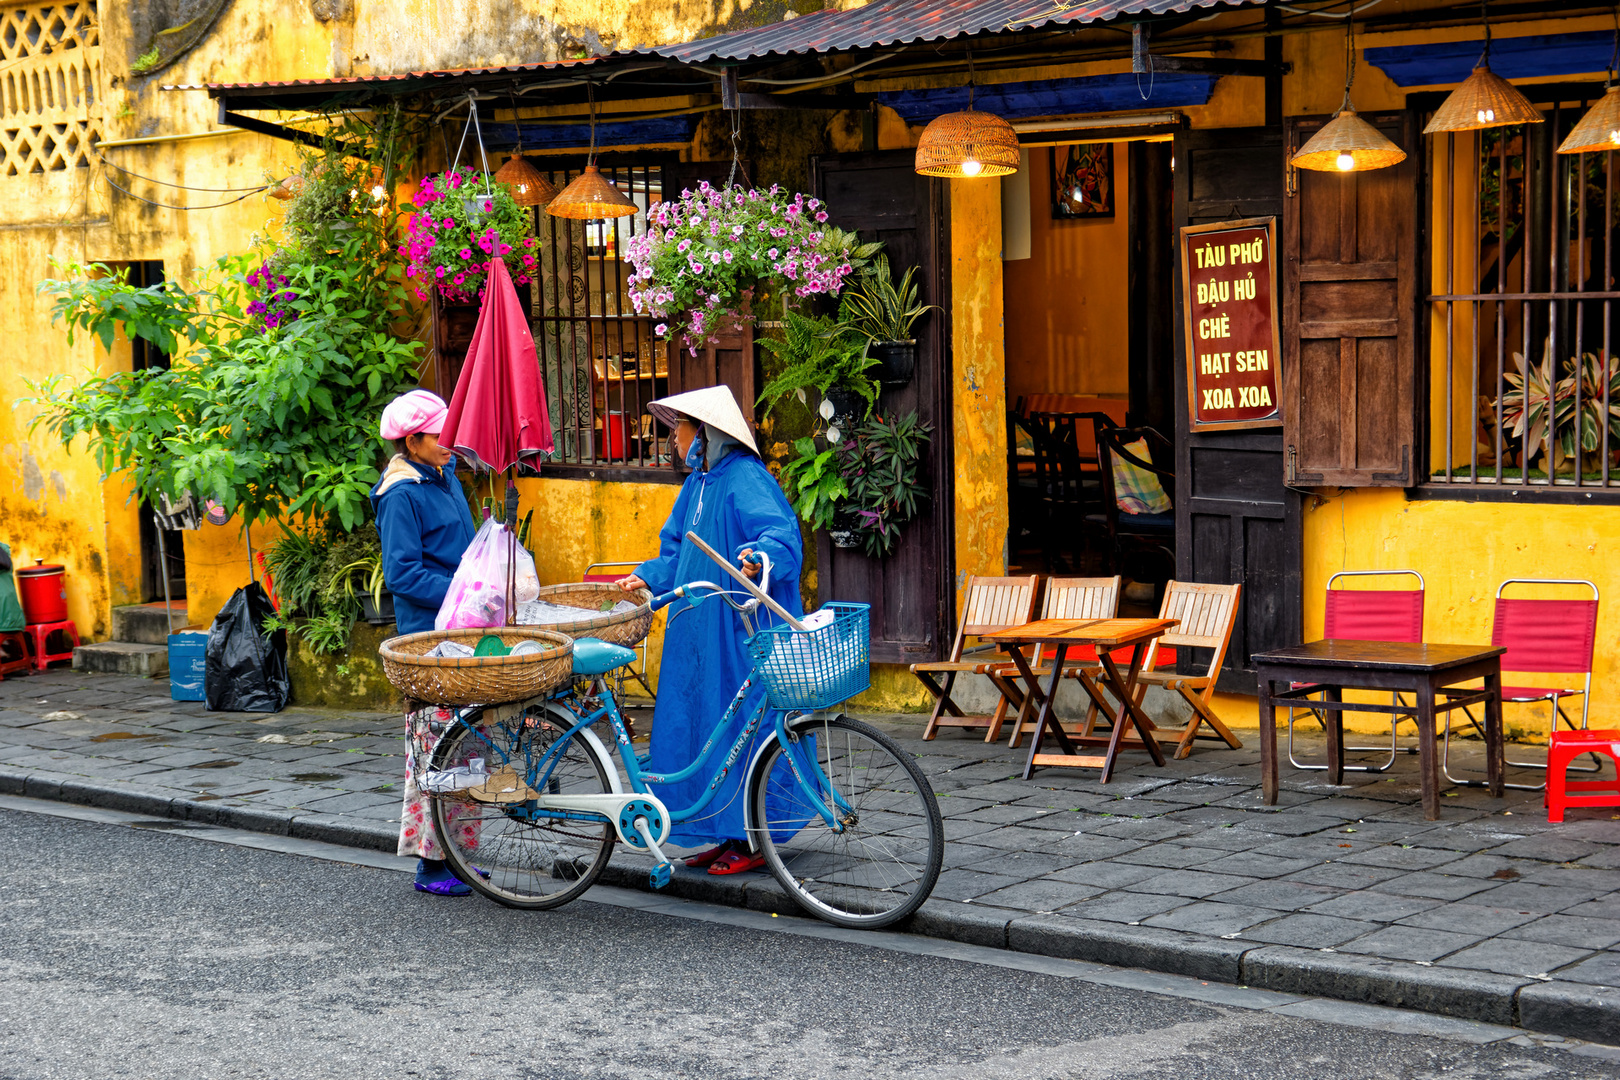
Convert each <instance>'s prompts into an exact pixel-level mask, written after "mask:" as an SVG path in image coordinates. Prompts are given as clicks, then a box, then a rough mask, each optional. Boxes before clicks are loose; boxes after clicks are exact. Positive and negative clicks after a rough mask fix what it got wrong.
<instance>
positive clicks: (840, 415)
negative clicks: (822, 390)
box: [827, 386, 866, 431]
mask: <svg viewBox="0 0 1620 1080" xmlns="http://www.w3.org/2000/svg"><path fill="white" fill-rule="evenodd" d="M827 400H828V401H830V402H832V407H833V414H832V419H831V420H830V421H828V422H829V423H830V424H831V425H832V426H833V427H835V428H838V429H839V430H840V431H849V430H850V429H851V428H853V427H854V426H855V425H856V424H858V423H860V422H861V414H862V412H864V411H865V410H864V409H863V406H864V405H865V404H866V399H864V398H863V397H861V395H859V394H857V393H856V392H855V391H853V390H845V389H844V388H843V387H840V386H835V387H833V388H832V389H830V390H828V391H827Z"/></svg>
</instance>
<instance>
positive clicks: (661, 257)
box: [626, 182, 854, 355]
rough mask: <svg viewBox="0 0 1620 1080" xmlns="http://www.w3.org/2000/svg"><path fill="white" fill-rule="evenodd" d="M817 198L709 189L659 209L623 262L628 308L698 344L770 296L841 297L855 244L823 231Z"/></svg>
mask: <svg viewBox="0 0 1620 1080" xmlns="http://www.w3.org/2000/svg"><path fill="white" fill-rule="evenodd" d="M826 221H827V208H826V205H825V204H823V203H822V202H821V201H820V200H819V199H812V198H810V197H809V196H807V195H803V194H796V195H789V194H787V193H786V192H785V191H783V190H782V189H781V188H780V187H778V186H776V185H774V184H773V185H771V187H770V188H769V189H768V190H761V189H759V188H753V189H749V190H745V189H743V188H740V187H729V188H724V189H722V188H717V187H712V186H711V185H710V184H708V183H707V182H704V183H701V184H699V185H698V187H697V190H695V191H693V190H686V191H683V192H681V195H680V198H678V199H675V200H672V201H665V202H659V203H654V204H653V206H652V208H651V209H650V210H648V212H647V222H648V228H647V231H646V232H645V233H643V234H642V235H640V236H637V237H636V238H634V239H633V240H631V241H630V243H629V245H628V247H627V248H626V256H627V258H628V259H629V260H630V264H631V266H633V267H634V268H635V272H634V273H633V274H631V276H630V303H631V305H632V306H633V307H634V308H635V310H636V311H637V313H639V314H645V315H651V316H653V317H654V318H657V319H661V320H663V321H662V322H660V323H659V324H658V325H657V326H656V327H655V330H656V332H657V333H658V336H659V337H662V338H665V339H671V338H674V337H675V336H677V335H679V336H680V337H682V338H684V339H685V341H686V345H687V347H688V348H689V349H690V350H691V351H692V352H693V354H694V355H695V354H696V352H697V348H698V346H699V345H702V344H704V343H706V342H709V341H713V340H714V338H715V336H716V335H717V334H718V332H719V331H720V330H722V329H724V328H725V327H727V326H730V325H735V324H736V323H737V322H738V321H739V319H740V318H741V317H742V312H743V311H744V309H745V307H746V305H748V304H749V303H750V301H752V300H753V299H754V298H755V297H756V296H758V295H759V293H760V292H762V291H765V290H767V289H771V290H775V291H780V292H786V291H788V290H791V291H792V292H793V293H794V295H797V296H801V297H808V296H817V295H823V294H825V295H829V296H836V295H838V291H839V289H841V288H842V287H843V283H844V279H845V278H846V277H848V276H849V274H850V273H851V272H852V271H853V269H854V268H853V266H852V265H851V257H852V256H853V255H854V251H853V250H852V247H851V244H852V241H853V237H852V236H850V235H849V234H846V233H840V232H838V231H837V230H835V229H831V228H830V227H828V226H827V224H826Z"/></svg>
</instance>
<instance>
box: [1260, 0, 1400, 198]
mask: <svg viewBox="0 0 1620 1080" xmlns="http://www.w3.org/2000/svg"><path fill="white" fill-rule="evenodd" d="M1350 10H1351V17H1350V18H1349V19H1346V20H1345V26H1344V104H1342V105H1340V106H1339V111H1338V112H1336V113H1334V114H1333V119H1332V120H1329V121H1328V122H1327V123H1326V124H1324V125H1323V126H1322V130H1321V131H1318V132H1317V133H1316V134H1315V135H1312V136H1311V137H1310V140H1309V141H1307V142H1306V143H1305V145H1304V146H1302V147H1300V148H1299V152H1298V153H1296V154H1295V155H1294V156H1293V157H1292V158H1290V159H1289V164H1291V165H1293V166H1294V168H1296V169H1312V170H1315V171H1316V172H1366V171H1368V170H1370V169H1383V168H1387V167H1389V166H1391V165H1398V164H1400V163H1401V162H1403V161H1405V160H1406V151H1405V150H1402V149H1401V148H1400V147H1398V146H1396V145H1395V144H1394V143H1392V142H1390V141H1389V140H1388V139H1386V138H1385V137H1384V136H1383V135H1382V134H1381V133H1380V132H1379V130H1378V129H1377V128H1375V127H1373V126H1372V125H1371V124H1369V123H1367V121H1365V120H1363V119H1362V118H1361V117H1359V116H1357V115H1356V108H1355V106H1354V105H1352V104H1350V86H1351V84H1352V83H1354V82H1355V81H1356V47H1355V8H1353V7H1352V8H1351V9H1350Z"/></svg>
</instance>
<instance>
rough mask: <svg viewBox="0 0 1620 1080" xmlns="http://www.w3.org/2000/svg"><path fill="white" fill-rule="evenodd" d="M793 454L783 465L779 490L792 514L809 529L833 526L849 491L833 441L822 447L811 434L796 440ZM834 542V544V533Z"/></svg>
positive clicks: (830, 528) (827, 528) (836, 446)
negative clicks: (781, 491) (780, 488)
mask: <svg viewBox="0 0 1620 1080" xmlns="http://www.w3.org/2000/svg"><path fill="white" fill-rule="evenodd" d="M793 449H794V452H795V456H794V457H793V458H792V459H790V460H789V461H787V462H785V463H784V464H783V465H782V476H781V480H782V490H783V492H784V493H786V495H787V498H788V502H789V503H790V504H792V506H793V511H794V513H796V514H798V515H799V519H800V520H801V521H803V522H804V523H805V524H806V525H809V526H810V527H811V528H812V529H826V530H829V531H832V530H834V529H835V527H836V526H835V523H836V522H837V521H838V520H839V518H840V514H841V511H842V509H843V508H842V500H843V499H844V497H845V496H846V495H848V494H849V486H848V485H847V484H846V483H845V481H844V476H843V473H842V471H841V468H842V466H841V463H840V461H839V458H838V445H837V443H836V442H833V443H828V444H827V445H825V446H822V445H821V444H820V442H819V441H818V440H817V438H816V437H815V436H813V435H807V436H805V437H804V438H802V439H796V440H794V443H793ZM833 542H834V543H837V538H836V536H835V537H834V541H833Z"/></svg>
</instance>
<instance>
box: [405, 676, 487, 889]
mask: <svg viewBox="0 0 1620 1080" xmlns="http://www.w3.org/2000/svg"><path fill="white" fill-rule="evenodd" d="M455 721H456V711H455V710H454V709H447V708H444V707H443V706H439V705H429V706H428V707H427V708H424V709H418V710H416V711H415V712H413V713H408V714H406V717H405V801H404V804H403V805H402V806H401V807H400V811H399V852H398V853H399V854H401V855H415V856H417V857H419V858H423V859H443V858H444V845H443V843H442V841H441V840H440V837H439V834H438V831H437V828H436V827H435V825H434V824H433V804H432V802H430V801H429V797H428V796H427V795H426V794H425V793H424V792H423V790H422V778H423V776H424V775H426V773H427V768H428V763H429V762H431V761H432V760H433V748H434V747H436V746H438V745H439V739H440V738H441V737H442V736H443V735H444V733H445V732H446V731H448V730H449V729H450V725H451V724H453V723H455ZM468 809H472V808H471V807H467V806H466V805H465V804H463V803H457V802H451V803H449V804H448V806H447V807H446V811H447V812H446V817H447V818H448V819H449V821H448V824H449V825H450V827H451V828H452V829H455V830H459V831H460V833H461V835H460V836H459V837H457V840H458V842H459V843H460V844H461V846H462V848H463V849H470V848H474V847H477V846H478V822H477V821H476V820H468V821H465V822H458V819H459V818H461V817H463V816H465V815H466V811H467V810H468Z"/></svg>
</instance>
